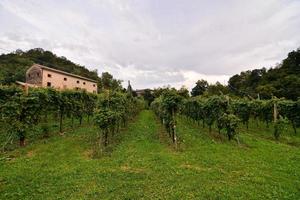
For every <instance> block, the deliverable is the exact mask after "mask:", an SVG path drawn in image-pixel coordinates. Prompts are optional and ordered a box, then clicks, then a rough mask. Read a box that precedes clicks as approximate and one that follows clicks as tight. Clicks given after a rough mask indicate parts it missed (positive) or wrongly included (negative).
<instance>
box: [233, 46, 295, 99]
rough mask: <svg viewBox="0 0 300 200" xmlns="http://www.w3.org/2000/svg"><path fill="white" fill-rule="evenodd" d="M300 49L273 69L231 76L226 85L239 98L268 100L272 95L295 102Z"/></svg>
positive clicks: (250, 71)
mask: <svg viewBox="0 0 300 200" xmlns="http://www.w3.org/2000/svg"><path fill="white" fill-rule="evenodd" d="M299 75H300V49H298V50H296V51H292V52H290V53H289V54H288V56H287V58H286V59H284V60H283V61H282V63H281V64H279V65H278V66H277V67H275V68H271V69H269V70H266V69H265V68H262V69H254V70H248V71H245V72H241V73H240V74H236V75H234V76H232V77H231V78H230V79H229V81H228V85H229V88H230V89H231V92H232V93H233V94H236V95H239V96H249V95H250V96H252V97H256V96H257V95H258V94H259V96H260V98H262V99H270V98H271V97H272V95H275V96H276V97H279V98H280V97H285V98H286V99H291V100H294V101H295V100H297V98H299V97H300V90H299V88H300V76H299Z"/></svg>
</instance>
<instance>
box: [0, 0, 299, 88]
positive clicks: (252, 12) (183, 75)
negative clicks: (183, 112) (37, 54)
mask: <svg viewBox="0 0 300 200" xmlns="http://www.w3.org/2000/svg"><path fill="white" fill-rule="evenodd" d="M38 47H39V48H43V49H45V50H50V51H52V52H53V53H55V54H56V55H58V56H64V57H66V58H68V59H69V60H71V61H73V62H75V63H78V64H80V65H84V66H86V67H87V68H88V69H90V70H95V69H97V70H98V73H99V74H101V73H102V72H104V71H108V72H110V73H111V74H113V76H114V77H116V78H117V79H121V80H124V86H126V85H127V80H130V81H131V84H132V87H133V88H134V89H142V88H154V87H159V86H166V85H171V86H175V87H177V88H179V87H181V86H183V85H184V86H186V87H187V88H191V87H193V86H194V84H195V82H196V81H197V80H199V79H205V80H207V81H208V82H209V83H215V82H216V81H219V82H220V83H222V84H226V83H227V81H228V79H229V78H230V77H231V76H232V75H234V74H237V73H240V72H241V71H243V70H248V69H255V68H261V67H267V68H269V67H272V66H275V65H276V64H278V63H280V62H281V61H282V60H283V59H284V58H285V57H286V56H287V54H288V52H290V51H292V50H296V49H297V48H299V47H300V0H264V1H262V0H251V1H247V0H64V1H60V0H39V1H37V0H0V53H8V51H14V50H16V49H22V50H29V49H31V48H38Z"/></svg>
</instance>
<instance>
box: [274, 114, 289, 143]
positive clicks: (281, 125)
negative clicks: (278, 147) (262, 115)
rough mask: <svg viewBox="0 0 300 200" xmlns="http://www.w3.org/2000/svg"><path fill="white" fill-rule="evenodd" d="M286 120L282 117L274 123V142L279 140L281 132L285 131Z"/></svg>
mask: <svg viewBox="0 0 300 200" xmlns="http://www.w3.org/2000/svg"><path fill="white" fill-rule="evenodd" d="M287 124H288V120H287V119H286V118H283V117H282V116H280V117H279V119H277V121H276V122H274V137H275V139H276V140H279V137H280V136H281V135H282V133H283V131H284V130H286V125H287Z"/></svg>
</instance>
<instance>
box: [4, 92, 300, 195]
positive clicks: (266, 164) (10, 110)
mask: <svg viewBox="0 0 300 200" xmlns="http://www.w3.org/2000/svg"><path fill="white" fill-rule="evenodd" d="M148 105H149V104H148V103H145V101H144V99H143V98H141V97H133V96H132V94H130V93H128V92H123V91H113V90H104V91H103V92H101V93H100V94H91V93H86V92H84V91H73V90H65V91H56V90H54V89H51V88H30V89H29V90H28V91H26V90H25V91H23V90H21V89H20V88H17V87H14V86H1V87H0V114H1V115H0V125H1V126H0V127H1V128H0V144H1V153H0V199H95V198H98V199H99V198H100V199H101V198H102V199H224V198H225V199H298V198H299V197H300V187H299V185H300V173H299V172H300V170H299V169H300V164H299V163H300V162H299V161H300V154H299V148H300V137H299V127H300V100H298V101H292V100H286V99H279V98H276V97H274V98H272V99H269V100H260V99H251V98H238V97H235V96H229V95H212V96H205V95H202V96H197V97H186V96H184V95H182V94H181V93H180V92H179V91H178V90H176V89H171V88H166V89H164V91H162V92H161V94H160V95H159V96H157V97H156V98H155V99H154V100H153V102H152V103H151V104H150V106H149V108H148V107H147V106H148Z"/></svg>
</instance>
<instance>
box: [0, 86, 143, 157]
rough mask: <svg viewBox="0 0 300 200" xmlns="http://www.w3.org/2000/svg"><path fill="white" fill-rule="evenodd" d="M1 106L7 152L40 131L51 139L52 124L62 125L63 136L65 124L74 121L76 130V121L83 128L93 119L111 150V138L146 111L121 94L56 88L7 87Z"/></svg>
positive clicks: (1, 91)
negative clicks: (99, 93) (84, 124)
mask: <svg viewBox="0 0 300 200" xmlns="http://www.w3.org/2000/svg"><path fill="white" fill-rule="evenodd" d="M0 105H1V106H0V113H1V118H0V123H1V125H2V127H5V130H2V131H4V132H3V133H2V134H4V136H3V137H1V139H2V141H1V145H2V150H4V151H5V149H6V148H9V144H13V141H15V140H16V139H18V140H19V144H20V146H24V145H25V141H26V139H27V137H28V134H30V132H32V131H33V130H34V129H35V128H37V127H38V128H40V131H39V134H40V137H44V138H47V137H49V131H50V128H51V127H50V123H49V122H53V121H56V122H58V128H59V133H60V134H63V133H64V121H71V125H70V127H71V128H72V129H74V123H75V120H77V121H78V123H79V125H81V124H82V120H83V119H86V120H87V121H88V122H89V121H90V119H91V118H92V120H93V123H94V124H95V125H96V126H98V127H99V133H100V134H99V141H98V142H100V143H102V144H104V146H107V145H108V142H109V137H110V138H112V139H113V136H114V135H115V134H117V133H118V131H119V129H120V127H122V126H126V124H127V122H128V121H129V120H131V119H132V118H133V117H134V116H135V115H136V114H137V112H138V111H139V110H141V109H142V107H143V102H142V101H141V100H138V99H136V98H133V97H132V96H128V95H126V93H125V94H124V93H121V92H109V91H106V92H105V93H102V94H101V95H95V94H91V93H86V92H84V91H75V90H74V91H73V90H65V91H62V92H60V91H56V90H54V89H52V88H46V89H45V88H38V89H30V90H29V91H22V90H21V89H20V88H18V87H10V86H8V87H6V86H3V87H0ZM30 137H37V135H31V136H30ZM29 139H30V138H29Z"/></svg>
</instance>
